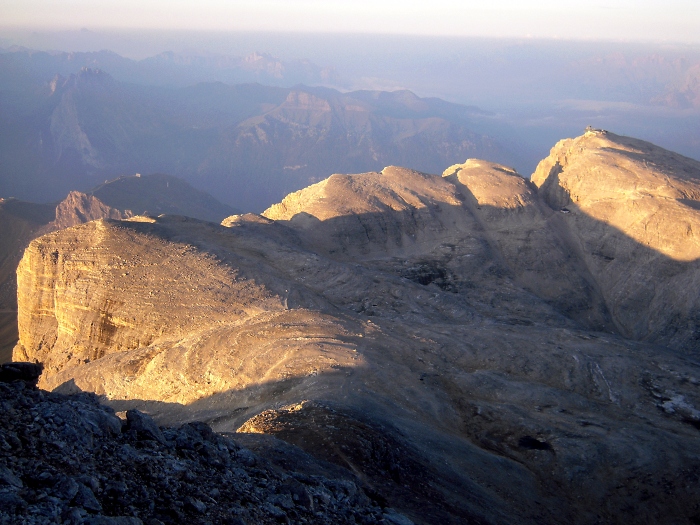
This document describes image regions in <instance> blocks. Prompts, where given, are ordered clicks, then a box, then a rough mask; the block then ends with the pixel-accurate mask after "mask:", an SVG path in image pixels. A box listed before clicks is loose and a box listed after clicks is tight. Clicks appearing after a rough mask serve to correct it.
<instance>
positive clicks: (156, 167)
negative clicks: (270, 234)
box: [0, 55, 510, 212]
mask: <svg viewBox="0 0 700 525" xmlns="http://www.w3.org/2000/svg"><path fill="white" fill-rule="evenodd" d="M2 58H4V55H0V59H2ZM1 61H2V60H0V62H1ZM0 65H2V64H0ZM5 67H9V66H8V65H7V64H5ZM18 67H19V66H18ZM15 73H17V72H15V71H12V70H10V71H8V70H6V69H0V75H4V77H9V78H5V79H4V81H3V79H0V87H2V88H3V89H2V91H1V92H0V94H1V96H2V99H3V104H4V106H5V107H7V111H6V118H4V119H3V121H2V123H1V124H0V126H1V128H0V129H2V131H3V132H2V133H1V134H0V137H2V139H0V152H1V153H2V158H3V164H2V166H0V168H1V169H2V177H1V178H0V194H2V195H6V196H15V197H17V198H20V199H25V200H37V201H50V200H58V199H59V198H61V197H62V196H63V195H65V194H66V193H67V192H68V191H70V190H80V191H86V190H88V189H89V188H91V187H94V186H95V185H97V184H99V183H100V182H102V181H103V180H105V179H112V178H113V177H114V174H120V173H144V172H146V173H154V172H160V173H169V174H172V175H175V176H178V177H180V178H184V179H185V180H187V181H188V182H189V183H190V184H192V185H193V186H195V187H197V188H199V189H200V190H203V191H207V192H209V193H211V194H216V196H217V198H218V199H219V200H221V201H223V202H225V203H226V204H228V205H232V206H235V207H236V208H239V209H244V210H246V211H258V212H259V211H262V210H263V209H265V208H266V207H267V206H269V205H270V204H272V203H274V202H277V201H279V200H280V199H281V198H282V197H284V195H286V194H287V193H289V192H290V191H294V190H298V189H300V188H303V187H305V186H308V185H309V184H310V183H313V182H317V181H319V180H321V179H322V178H325V177H326V176H327V175H328V173H332V172H334V171H340V172H345V173H353V172H360V171H367V170H376V169H381V168H382V167H384V166H386V165H388V164H402V165H410V166H412V167H414V168H415V169H420V170H424V171H429V172H437V171H439V170H441V169H442V168H443V167H444V166H445V165H447V164H449V163H450V162H451V159H454V158H467V157H472V156H478V157H487V158H491V159H494V160H497V161H501V162H505V161H508V160H510V157H509V155H508V153H507V152H506V151H505V150H504V148H502V147H501V146H500V145H499V144H498V143H497V142H496V141H495V140H494V139H493V138H491V137H490V136H489V134H488V129H487V126H485V125H484V124H483V122H482V120H484V119H486V114H485V113H484V112H482V111H480V110H478V109H476V108H469V107H465V106H460V105H457V104H450V103H447V102H444V101H441V100H439V99H424V98H419V97H417V96H415V95H414V94H413V93H411V92H408V91H397V92H391V93H389V92H379V91H371V92H369V91H368V92H365V91H360V92H351V93H340V92H339V91H335V90H332V89H327V88H311V87H305V86H302V85H298V86H297V87H294V88H281V87H266V86H262V85H259V84H244V85H233V86H231V85H226V84H222V83H200V84H197V85H194V86H191V87H186V88H163V87H155V86H148V85H137V84H128V83H123V82H120V81H117V80H115V79H114V78H113V77H112V76H110V75H109V74H108V73H107V72H105V71H104V70H102V69H96V68H87V67H85V68H83V69H82V70H80V71H79V72H78V73H74V74H71V75H69V76H62V75H60V74H59V75H52V77H50V78H47V79H45V80H43V81H39V79H37V78H35V77H33V76H32V75H30V74H29V73H27V72H26V71H25V72H22V70H21V69H20V72H19V73H18V74H15ZM486 120H488V119H486Z"/></svg>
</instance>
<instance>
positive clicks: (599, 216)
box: [14, 99, 700, 524]
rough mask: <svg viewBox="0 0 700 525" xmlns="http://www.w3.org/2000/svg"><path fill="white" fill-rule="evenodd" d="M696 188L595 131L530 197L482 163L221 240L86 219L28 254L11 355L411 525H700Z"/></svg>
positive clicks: (551, 167) (252, 226) (341, 194)
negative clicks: (275, 444) (265, 439)
mask: <svg viewBox="0 0 700 525" xmlns="http://www.w3.org/2000/svg"><path fill="white" fill-rule="evenodd" d="M312 102H313V101H312V100H311V99H309V101H308V103H309V105H311V103H312ZM699 179H700V163H698V162H695V161H692V160H690V159H686V158H684V157H681V156H679V155H676V154H673V153H671V152H668V151H665V150H662V149H660V148H657V147H655V146H653V145H651V144H648V143H645V142H642V141H638V140H635V139H631V138H627V137H620V136H617V135H614V134H612V133H604V132H602V131H593V130H591V131H588V132H586V133H585V134H584V135H583V136H581V137H578V138H576V139H569V140H567V141H563V142H560V143H559V144H557V145H556V146H555V147H554V148H553V150H552V152H551V154H550V156H549V157H548V158H547V159H545V160H543V161H542V163H541V164H540V166H539V167H538V170H537V172H536V173H535V175H534V176H533V178H532V181H528V180H526V179H525V178H523V177H521V176H520V175H519V174H518V173H517V172H515V171H514V170H512V169H511V168H508V167H507V166H503V165H500V164H495V163H491V162H486V161H481V160H475V159H471V160H468V161H467V162H465V163H463V164H456V165H453V166H451V167H449V168H448V169H447V170H445V172H444V173H443V175H442V176H439V175H429V174H425V173H421V172H418V171H413V170H409V169H405V168H400V167H387V168H385V169H383V170H382V171H377V172H367V173H361V174H357V175H333V176H331V177H329V178H327V179H325V180H323V181H321V182H319V183H317V184H314V185H312V186H309V187H307V188H305V189H303V190H300V191H298V192H295V193H293V194H290V195H288V196H287V197H286V198H285V199H283V200H282V202H280V203H278V204H276V205H273V206H271V207H270V208H268V209H267V210H266V211H265V212H264V213H263V214H262V215H254V214H247V215H235V216H231V217H229V218H227V219H226V220H224V221H223V223H222V225H216V224H212V223H207V222H202V221H198V220H195V219H189V218H184V217H177V216H167V215H166V216H160V217H157V218H141V219H139V220H138V221H134V220H125V221H117V220H110V219H102V220H99V221H93V222H89V223H86V224H82V225H79V226H76V227H73V228H69V229H66V230H63V231H59V232H55V233H51V234H49V235H46V236H43V237H41V238H39V239H36V240H35V241H33V242H32V243H31V244H30V245H29V247H28V249H27V250H26V252H25V255H24V257H23V259H22V261H21V263H20V265H19V268H18V296H19V329H20V342H19V344H18V345H17V347H16V348H15V351H14V358H15V359H18V360H20V359H21V360H39V361H41V362H42V363H43V364H44V366H45V370H44V374H43V375H42V377H41V380H40V386H42V387H44V388H47V389H56V390H58V391H60V392H75V391H79V390H83V391H89V392H95V393H97V394H98V395H101V396H104V398H105V400H106V402H108V403H110V404H112V405H113V406H115V407H117V408H118V409H120V410H123V409H126V408H140V409H142V410H147V411H148V412H150V413H151V414H152V415H153V416H154V417H156V418H157V420H158V421H160V422H161V423H162V424H168V423H170V424H174V423H182V422H185V421H192V420H206V421H207V422H209V423H210V424H211V425H212V427H213V428H214V430H216V431H219V432H234V431H238V432H239V433H267V434H273V435H276V436H278V437H280V438H282V439H284V440H285V441H287V442H288V443H291V444H294V445H297V446H299V447H301V448H303V449H304V450H306V451H307V452H308V453H310V454H312V455H314V456H316V457H317V458H319V459H322V460H325V461H328V462H330V463H335V464H336V465H339V466H341V467H344V468H346V469H348V470H349V471H352V472H354V473H355V474H356V475H357V476H358V478H359V479H360V480H361V482H362V486H363V490H366V491H368V492H370V493H372V494H375V495H376V497H378V498H381V499H382V501H385V502H386V503H387V504H388V505H390V506H391V507H393V508H396V509H398V510H399V511H400V512H401V513H402V514H403V515H405V516H408V517H409V518H410V519H411V520H413V521H414V522H416V523H465V522H475V523H513V522H517V523H533V524H534V523H599V522H615V523H633V522H661V521H665V522H668V521H678V522H681V521H688V520H695V519H697V516H698V509H697V507H696V504H697V490H696V488H697V475H696V472H697V471H698V469H699V468H700V463H699V462H698V454H697V450H698V448H697V437H698V434H697V432H698V428H699V427H700V408H699V407H700V396H699V395H698V392H697V384H698V378H699V377H700V363H698V351H699V350H700V347H698V338H697V337H696V334H697V325H696V322H697V319H700V315H698V311H699V308H698V303H697V298H696V297H695V296H694V294H693V291H694V290H697V282H698V279H700V271H699V269H698V263H697V256H696V255H695V254H696V251H695V250H696V245H695V241H694V233H693V232H694V231H698V230H697V228H698V227H700V226H696V221H697V217H698V215H697V214H698V213H699V211H698V208H700V192H698V191H697V190H698V187H697V181H698V180H699ZM402 519H403V518H402Z"/></svg>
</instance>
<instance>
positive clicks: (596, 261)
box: [532, 130, 700, 352]
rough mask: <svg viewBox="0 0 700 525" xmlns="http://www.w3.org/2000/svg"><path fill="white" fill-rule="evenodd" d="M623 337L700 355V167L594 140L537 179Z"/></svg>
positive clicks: (577, 142) (579, 144)
mask: <svg viewBox="0 0 700 525" xmlns="http://www.w3.org/2000/svg"><path fill="white" fill-rule="evenodd" d="M532 182H533V183H534V184H535V185H537V186H538V187H539V190H540V193H541V194H542V196H543V198H544V199H545V201H546V202H547V203H548V204H549V205H550V206H551V207H552V208H554V209H557V210H561V211H562V212H564V213H560V216H561V219H562V220H561V221H560V222H561V223H562V230H563V232H564V234H565V235H566V236H567V237H568V238H569V239H570V241H571V242H572V243H574V244H575V245H577V247H578V250H577V251H578V253H579V257H580V258H581V259H582V261H583V262H584V263H585V265H586V267H587V268H588V271H589V272H590V274H591V275H593V277H594V279H595V280H596V282H597V283H598V285H599V289H600V290H601V292H602V294H603V297H604V299H605V304H606V305H607V308H608V310H609V311H610V313H611V316H612V320H613V322H614V323H615V326H616V327H617V330H619V331H620V333H622V334H624V335H625V336H627V337H631V338H634V339H637V340H646V341H651V342H655V343H660V344H664V345H669V346H671V347H674V348H679V349H686V350H688V351H692V352H698V351H699V350H700V296H698V294H697V290H698V286H700V237H699V236H698V233H697V232H700V162H697V161H695V160H692V159H688V158H686V157H683V156H681V155H678V154H676V153H672V152H669V151H666V150H663V149H662V148H659V147H657V146H654V145H653V144H649V143H647V142H643V141H640V140H636V139H632V138H629V137H622V136H619V135H615V134H613V133H608V132H603V131H595V130H589V131H587V132H586V133H585V134H584V135H583V136H581V137H578V138H575V139H567V140H564V141H561V142H559V143H558V144H557V145H556V146H555V147H554V148H553V149H552V152H551V154H550V156H549V157H548V158H546V159H544V160H543V161H542V162H541V163H540V165H539V166H538V168H537V171H536V172H535V173H534V174H533V176H532Z"/></svg>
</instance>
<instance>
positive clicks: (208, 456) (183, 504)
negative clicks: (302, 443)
mask: <svg viewBox="0 0 700 525" xmlns="http://www.w3.org/2000/svg"><path fill="white" fill-rule="evenodd" d="M0 403H2V407H3V410H2V412H0V522H2V523H31V524H47V525H48V524H53V523H69V524H85V525H105V524H106V525H143V524H144V523H147V524H148V523H154V524H155V523H162V524H179V523H185V522H186V523H192V524H206V523H231V524H234V525H245V524H253V523H255V524H258V523H259V524H271V523H280V522H283V523H284V522H290V521H291V522H294V523H304V522H307V523H348V524H350V523H352V524H356V523H363V524H367V525H370V524H373V523H379V522H381V520H382V519H385V520H387V521H388V522H389V523H398V524H402V523H410V521H409V520H408V519H407V518H406V517H405V516H403V515H401V514H399V513H398V512H396V511H395V510H394V509H391V508H387V507H386V506H384V507H383V508H382V507H380V505H379V504H378V503H377V502H376V501H372V500H371V499H370V498H369V497H368V496H367V495H366V494H365V492H364V491H363V489H362V488H361V486H360V482H359V480H358V479H357V478H356V477H355V476H353V475H352V474H351V473H350V472H348V471H344V470H342V469H339V468H334V467H332V466H329V465H323V464H321V463H319V462H318V461H315V460H314V459H313V458H311V457H310V456H308V455H307V454H304V453H303V452H302V451H301V450H299V449H296V448H294V447H291V446H289V445H285V444H284V443H282V442H279V441H277V440H268V441H265V440H261V439H255V436H250V437H248V439H247V442H248V443H249V444H250V445H252V446H253V447H256V448H258V449H259V450H261V451H262V452H263V453H264V454H265V456H267V458H270V459H271V460H270V459H267V458H265V457H262V456H260V455H258V454H255V453H254V452H252V451H251V450H250V449H249V448H247V447H244V446H241V444H239V442H237V441H233V440H231V439H227V438H224V437H222V436H220V435H218V434H215V433H213V432H212V430H211V428H209V427H208V426H207V425H205V424H203V423H190V424H185V425H182V426H180V427H178V428H167V429H166V428H162V429H161V428H158V426H157V425H156V424H155V423H154V422H153V420H152V419H151V418H149V417H148V416H147V415H145V414H142V413H140V412H139V411H138V410H130V411H127V412H126V414H122V417H124V419H120V418H119V417H117V416H116V415H115V414H114V411H112V410H110V409H108V408H106V407H104V406H101V405H100V404H99V403H98V401H97V398H96V396H94V395H89V394H79V395H72V396H64V395H61V394H56V393H50V392H45V391H42V390H36V389H33V388H31V387H29V386H25V383H23V382H22V381H15V382H13V383H10V384H7V383H5V382H3V381H2V380H1V379H0ZM241 437H243V438H244V437H245V436H241ZM275 456H278V457H284V458H285V460H286V461H284V462H282V461H275ZM392 519H393V520H394V521H392ZM397 520H403V521H397Z"/></svg>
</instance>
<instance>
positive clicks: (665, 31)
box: [0, 0, 700, 42]
mask: <svg viewBox="0 0 700 525" xmlns="http://www.w3.org/2000/svg"><path fill="white" fill-rule="evenodd" d="M0 25H2V26H13V27H18V26H21V27H35V28H47V29H48V28H66V29H78V28H81V27H86V28H88V29H105V28H110V27H111V28H152V29H195V30H207V29H212V30H272V31H304V32H306V31H313V32H316V31H321V32H363V33H394V34H395V33H403V34H419V35H456V36H495V37H503V36H506V37H512V36H515V37H525V36H532V37H544V38H550V37H557V38H574V39H606V40H638V41H639V40H641V41H674V42H700V0H489V1H486V0H477V1H474V0H459V1H457V0H430V1H428V0H421V1H416V0H352V1H345V0H254V1H253V0H200V1H198V2H195V1H193V0H118V1H116V0H0Z"/></svg>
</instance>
